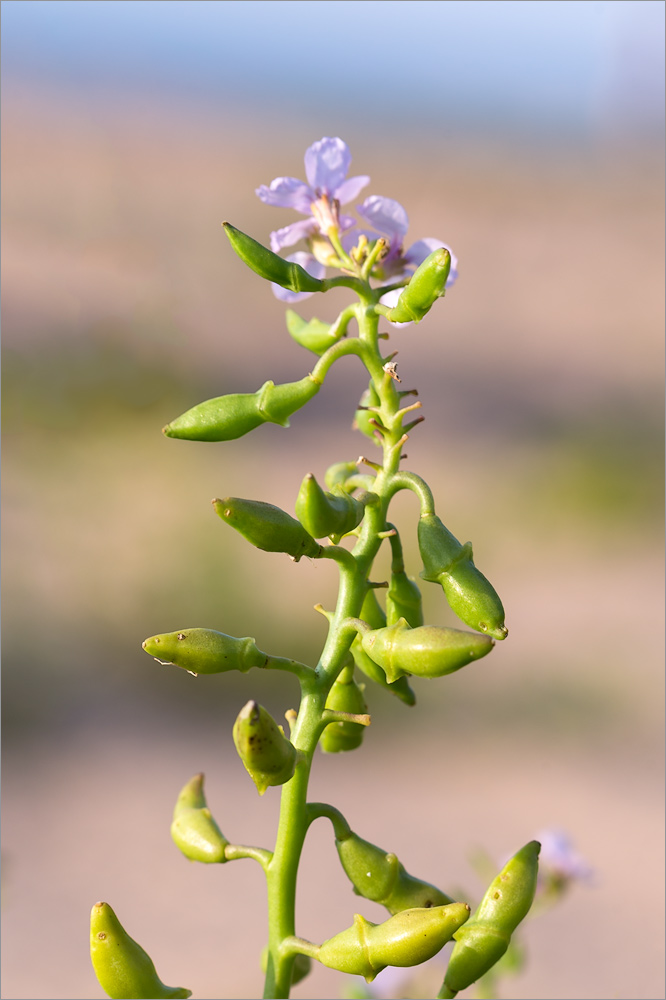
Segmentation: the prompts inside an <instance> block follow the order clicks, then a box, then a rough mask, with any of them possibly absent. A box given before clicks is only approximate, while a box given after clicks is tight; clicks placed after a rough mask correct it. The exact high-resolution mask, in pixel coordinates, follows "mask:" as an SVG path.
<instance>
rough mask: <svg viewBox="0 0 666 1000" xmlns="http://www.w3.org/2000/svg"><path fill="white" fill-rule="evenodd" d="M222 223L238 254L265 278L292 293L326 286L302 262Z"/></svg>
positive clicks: (227, 223)
mask: <svg viewBox="0 0 666 1000" xmlns="http://www.w3.org/2000/svg"><path fill="white" fill-rule="evenodd" d="M222 225H223V226H224V231H225V233H226V234H227V236H228V237H229V242H230V243H231V245H232V247H233V249H234V251H235V252H236V254H237V255H238V256H239V257H240V259H241V260H242V261H243V262H244V263H245V264H247V266H248V267H250V268H252V270H253V271H254V272H255V273H256V274H258V275H260V276H261V277H262V278H265V279H266V280H267V281H274V282H275V283H276V284H277V285H282V287H283V288H288V289H289V291H291V292H321V291H324V290H325V289H326V285H325V284H324V282H323V281H321V280H320V279H319V278H313V277H312V275H311V274H308V272H307V271H306V270H305V269H304V268H302V267H301V266H300V264H296V263H294V262H293V261H288V260H284V259H283V258H282V257H279V256H278V255H277V254H276V253H273V251H272V250H269V249H268V247H265V246H263V244H261V243H257V241H256V240H253V239H252V237H251V236H248V235H247V234H246V233H243V232H241V231H240V229H236V228H235V227H234V226H232V225H231V224H230V223H229V222H223V223H222Z"/></svg>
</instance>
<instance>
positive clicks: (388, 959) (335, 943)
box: [316, 903, 469, 983]
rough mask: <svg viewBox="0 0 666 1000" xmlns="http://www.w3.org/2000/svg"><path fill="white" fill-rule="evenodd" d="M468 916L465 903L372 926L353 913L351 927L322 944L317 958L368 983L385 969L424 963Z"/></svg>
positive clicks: (404, 913) (401, 915)
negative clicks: (390, 966)
mask: <svg viewBox="0 0 666 1000" xmlns="http://www.w3.org/2000/svg"><path fill="white" fill-rule="evenodd" d="M468 916H469V906H467V905H466V904H465V903H449V904H448V905H447V906H431V907H428V908H424V909H421V908H417V909H411V910H403V911H402V912H401V913H398V914H396V915H395V916H394V917H390V918H389V919H388V920H385V921H384V923H382V924H373V923H371V922H370V921H369V920H365V918H364V917H362V916H360V914H358V913H356V914H355V915H354V923H353V926H352V927H348V928H347V930H344V931H341V932H340V934H336V935H335V937H332V938H329V940H328V941H324V943H323V944H322V945H321V947H320V948H319V951H318V952H317V955H316V957H317V959H318V961H320V962H321V963H322V965H326V966H328V968H329V969H337V970H338V971H339V972H347V973H349V974H350V975H352V976H363V977H364V978H365V979H366V981H367V982H369V983H370V982H372V980H373V979H374V978H375V976H377V975H378V974H379V973H380V972H381V971H382V969H385V968H386V966H387V965H397V966H401V967H406V966H412V965H420V964H421V962H427V961H428V959H430V958H432V957H433V956H434V955H436V954H437V952H438V951H440V950H441V949H442V948H443V947H444V945H445V944H446V943H447V941H450V940H451V938H452V937H453V935H454V933H455V931H457V930H458V928H459V927H460V926H461V925H462V924H463V923H464V922H465V920H467V918H468Z"/></svg>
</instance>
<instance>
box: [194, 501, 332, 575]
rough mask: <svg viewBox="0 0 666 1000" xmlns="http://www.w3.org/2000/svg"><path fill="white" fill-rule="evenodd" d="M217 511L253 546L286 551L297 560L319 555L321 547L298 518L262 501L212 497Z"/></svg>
mask: <svg viewBox="0 0 666 1000" xmlns="http://www.w3.org/2000/svg"><path fill="white" fill-rule="evenodd" d="M213 506H214V508H215V511H216V513H217V514H218V515H219V516H220V517H221V518H222V520H223V521H226V523H227V524H230V525H231V527H232V528H235V529H236V531H238V532H239V534H241V535H242V536H243V538H246V539H247V541H248V542H251V543H252V545H256V547H257V548H258V549H263V550H264V551H265V552H286V553H288V554H289V555H290V556H291V557H292V559H293V560H294V561H295V562H298V560H299V559H300V558H301V557H302V556H312V557H313V558H314V557H316V556H318V555H319V552H320V549H321V546H320V545H319V544H318V543H317V542H315V540H314V538H312V536H311V535H309V534H308V533H307V531H306V530H305V528H304V527H303V525H302V524H300V523H299V522H298V521H297V520H296V518H294V517H291V516H290V515H289V514H287V513H286V511H284V510H281V509H280V507H274V506H273V504H271V503H263V502H262V501H261V500H241V499H240V498H239V497H226V498H225V499H224V500H213Z"/></svg>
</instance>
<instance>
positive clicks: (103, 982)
mask: <svg viewBox="0 0 666 1000" xmlns="http://www.w3.org/2000/svg"><path fill="white" fill-rule="evenodd" d="M90 958H91V960H92V964H93V969H94V970H95V975H96V976H97V979H98V981H99V984H100V986H101V987H102V989H103V990H104V992H105V993H106V994H107V995H108V996H110V997H111V998H112V1000H169V998H170V1000H181V998H182V1000H186V998H187V997H190V996H192V991H191V990H186V989H184V987H182V986H165V985H164V983H163V982H162V980H161V979H160V977H159V976H158V975H157V972H156V970H155V966H154V964H153V960H152V959H151V957H150V955H148V954H147V953H146V952H145V951H144V950H143V948H142V947H141V945H140V944H138V943H137V942H136V941H135V940H134V939H133V938H131V937H130V936H129V934H128V933H127V931H126V930H125V928H124V927H123V925H122V924H121V923H120V921H119V920H118V917H117V916H116V915H115V913H114V912H113V910H112V909H111V907H110V906H109V904H108V903H95V905H94V906H93V908H92V912H91V914H90Z"/></svg>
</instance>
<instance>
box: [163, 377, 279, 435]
mask: <svg viewBox="0 0 666 1000" xmlns="http://www.w3.org/2000/svg"><path fill="white" fill-rule="evenodd" d="M267 384H268V383H267ZM259 391H261V390H259ZM265 422H266V418H265V417H263V416H262V415H261V413H259V410H258V407H257V393H256V392H251V393H234V394H232V395H229V396H217V397H216V398H215V399H207V400H206V401H205V402H204V403H198V404H197V406H193V407H192V409H191V410H187V411H186V412H185V413H183V414H181V415H180V416H179V417H176V419H175V420H172V421H171V423H170V424H167V425H166V427H163V428H162V432H163V433H164V434H166V436H167V437H171V438H182V439H185V440H187V441H233V440H234V439H235V438H239V437H242V436H243V435H244V434H247V433H248V432H249V431H253V430H254V428H255V427H259V426H260V424H263V423H265Z"/></svg>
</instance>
